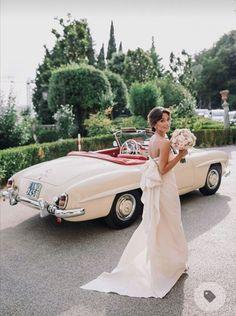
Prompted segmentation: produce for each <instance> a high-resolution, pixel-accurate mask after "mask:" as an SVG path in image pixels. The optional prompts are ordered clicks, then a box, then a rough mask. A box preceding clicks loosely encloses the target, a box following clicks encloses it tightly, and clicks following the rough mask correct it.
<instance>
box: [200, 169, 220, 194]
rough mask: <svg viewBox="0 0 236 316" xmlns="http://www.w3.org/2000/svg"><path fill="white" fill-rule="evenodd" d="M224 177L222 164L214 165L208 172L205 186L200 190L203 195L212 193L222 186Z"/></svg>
mask: <svg viewBox="0 0 236 316" xmlns="http://www.w3.org/2000/svg"><path fill="white" fill-rule="evenodd" d="M221 177H222V169H221V165H220V164H215V165H212V166H211V167H210V168H209V170H208V173H207V177H206V182H205V185H204V187H202V188H200V189H199V191H200V192H201V193H202V194H203V195H212V194H214V193H216V191H217V190H218V189H219V187H220V183H221Z"/></svg>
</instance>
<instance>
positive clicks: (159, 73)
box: [150, 36, 164, 77]
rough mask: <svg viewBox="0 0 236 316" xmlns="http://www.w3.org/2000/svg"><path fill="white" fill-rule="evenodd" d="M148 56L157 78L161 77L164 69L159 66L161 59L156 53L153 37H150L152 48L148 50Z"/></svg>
mask: <svg viewBox="0 0 236 316" xmlns="http://www.w3.org/2000/svg"><path fill="white" fill-rule="evenodd" d="M150 56H151V58H152V62H153V66H154V69H155V71H156V73H157V77H161V76H162V75H163V72H164V67H163V66H162V65H161V63H160V62H161V60H162V58H160V57H159V55H158V54H157V52H156V47H155V43H154V36H152V47H151V49H150Z"/></svg>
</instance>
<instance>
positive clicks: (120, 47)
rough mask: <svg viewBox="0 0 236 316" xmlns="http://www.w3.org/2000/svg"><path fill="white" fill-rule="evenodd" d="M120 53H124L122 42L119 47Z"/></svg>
mask: <svg viewBox="0 0 236 316" xmlns="http://www.w3.org/2000/svg"><path fill="white" fill-rule="evenodd" d="M119 53H123V47H122V42H120V45H119Z"/></svg>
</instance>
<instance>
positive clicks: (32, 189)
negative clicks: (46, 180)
mask: <svg viewBox="0 0 236 316" xmlns="http://www.w3.org/2000/svg"><path fill="white" fill-rule="evenodd" d="M41 188H42V184H41V183H37V182H30V184H29V186H28V189H27V191H26V195H28V196H30V197H32V198H35V199H37V198H38V197H39V193H40V190H41Z"/></svg>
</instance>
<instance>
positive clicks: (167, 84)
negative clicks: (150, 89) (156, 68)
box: [156, 77, 191, 107]
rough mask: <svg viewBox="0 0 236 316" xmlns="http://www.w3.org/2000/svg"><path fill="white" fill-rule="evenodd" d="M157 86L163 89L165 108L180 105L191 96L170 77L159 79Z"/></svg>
mask: <svg viewBox="0 0 236 316" xmlns="http://www.w3.org/2000/svg"><path fill="white" fill-rule="evenodd" d="M156 86H157V87H158V88H159V89H161V94H162V96H163V99H164V106H165V107H171V106H174V105H179V104H180V103H181V102H182V101H183V100H184V99H186V98H187V97H190V96H191V94H190V92H189V91H188V90H187V89H186V88H185V87H183V86H182V85H181V84H180V83H176V82H174V81H173V80H171V78H169V77H165V78H161V79H157V80H156Z"/></svg>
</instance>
